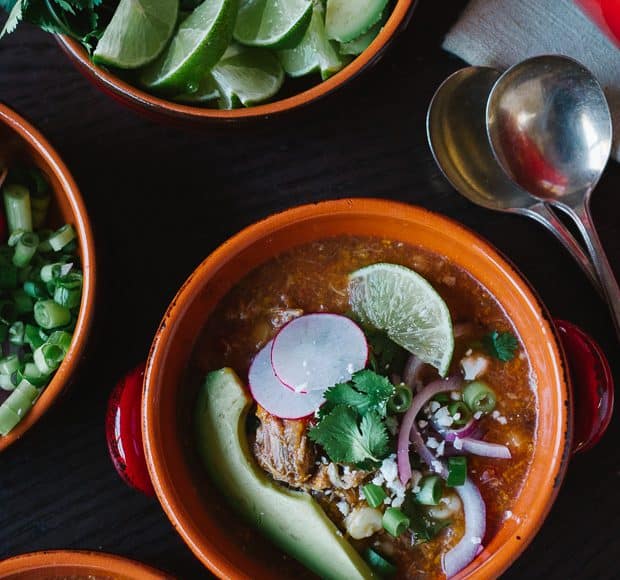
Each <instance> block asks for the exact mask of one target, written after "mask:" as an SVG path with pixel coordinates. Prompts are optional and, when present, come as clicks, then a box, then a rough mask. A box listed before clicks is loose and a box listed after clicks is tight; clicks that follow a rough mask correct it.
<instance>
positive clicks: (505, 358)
mask: <svg viewBox="0 0 620 580" xmlns="http://www.w3.org/2000/svg"><path fill="white" fill-rule="evenodd" d="M385 263H387V264H394V265H399V266H405V267H406V268H409V269H411V270H413V271H414V272H417V273H418V274H420V275H421V276H423V277H424V278H425V279H426V280H427V281H428V282H430V284H431V285H432V287H433V288H434V289H435V291H436V292H437V293H438V294H439V295H440V296H441V298H442V299H443V301H445V304H446V305H447V308H448V311H449V317H450V318H451V321H452V325H453V329H452V331H453V334H454V350H453V353H452V358H451V362H450V364H449V370H448V372H447V376H448V377H450V378H449V380H450V381H453V383H450V384H454V385H455V388H454V389H450V390H448V389H446V388H445V387H444V386H442V385H441V384H440V383H439V382H438V381H442V380H444V379H442V378H440V377H439V374H438V371H437V369H436V368H434V367H433V366H432V365H431V364H425V363H424V362H423V361H421V360H419V357H415V356H412V355H411V353H410V352H407V351H406V350H405V349H402V348H401V347H400V346H399V345H398V344H395V343H394V342H393V341H391V340H390V339H389V334H390V333H389V331H388V332H386V333H383V332H377V331H376V329H374V328H369V327H368V325H366V324H364V322H363V321H359V320H357V319H356V317H355V316H354V315H352V314H351V302H350V287H349V285H350V279H349V276H350V275H351V273H352V272H355V271H357V270H359V269H360V268H363V267H366V266H369V265H373V264H385ZM322 312H323V313H333V314H339V315H347V316H352V318H353V319H354V320H355V321H356V323H359V324H360V327H361V328H362V329H363V331H364V332H365V334H366V338H367V340H368V344H369V348H370V359H369V362H368V365H367V367H366V368H365V369H363V370H362V369H355V371H356V372H354V373H352V378H350V380H349V381H344V386H343V387H342V388H340V390H341V391H342V392H345V391H346V393H348V394H349V395H350V396H353V395H355V397H354V398H355V400H356V401H359V400H362V399H361V398H360V397H361V396H362V395H364V393H366V391H364V389H365V388H368V389H370V388H372V389H376V391H372V392H371V391H368V392H370V393H371V394H370V395H369V396H371V397H375V396H378V395H376V394H377V392H378V390H379V389H380V388H386V389H393V390H394V392H393V394H391V395H390V396H389V398H388V399H386V401H385V403H386V404H385V405H383V407H381V406H380V405H378V406H377V411H376V412H375V411H373V412H372V417H371V418H369V419H368V420H369V421H370V420H372V421H375V422H376V426H377V430H379V431H381V430H383V431H384V432H385V433H384V434H385V437H384V438H383V439H382V440H381V441H378V442H377V444H376V449H379V450H380V456H379V455H378V454H377V455H375V456H373V457H372V460H366V461H361V462H360V461H344V460H342V457H345V456H346V454H347V452H348V449H347V448H346V441H345V443H343V445H344V446H345V448H344V449H340V448H338V449H334V447H333V446H332V445H331V443H330V441H331V440H330V439H329V435H330V433H329V428H330V426H333V424H335V423H336V422H337V420H338V419H339V418H340V416H336V415H338V413H340V414H341V415H343V416H344V415H346V418H347V420H355V417H357V420H358V423H357V425H358V427H359V429H360V430H361V431H360V432H362V433H363V426H362V420H363V417H362V415H363V412H365V411H362V409H365V408H366V407H365V406H364V405H361V406H358V407H357V411H356V410H355V405H353V407H354V408H353V410H352V411H351V412H350V415H347V412H348V411H346V409H344V408H343V405H339V402H340V401H337V402H336V403H334V401H335V395H334V394H333V390H332V394H331V395H330V394H329V391H327V392H326V394H325V397H326V398H327V403H325V405H324V406H323V407H322V410H320V409H317V410H316V412H315V413H313V414H310V416H308V417H305V418H300V419H294V420H291V419H286V418H283V417H279V416H277V415H275V414H272V413H270V412H269V409H266V408H264V407H262V406H260V405H257V406H256V410H255V413H254V417H255V421H253V422H252V425H250V426H249V428H248V438H249V441H250V445H251V448H252V450H253V454H254V458H255V460H256V461H257V463H258V464H259V465H260V466H261V468H262V469H263V470H264V471H265V473H267V474H268V475H269V477H270V478H272V479H273V480H274V481H276V482H278V484H279V485H281V486H283V487H289V488H293V489H297V490H303V491H305V492H306V493H308V494H310V495H311V496H312V497H313V498H314V499H315V500H316V501H317V502H318V503H319V504H320V506H321V507H322V508H323V509H324V511H325V512H326V514H327V515H328V516H329V518H330V519H331V520H332V521H333V522H334V524H335V525H336V526H337V527H338V530H339V531H340V533H342V534H343V536H344V537H345V538H347V539H348V540H349V541H350V542H351V544H352V545H353V546H354V547H355V548H356V549H357V550H358V551H359V553H360V554H362V555H363V556H364V558H366V559H367V560H368V561H369V564H370V565H371V567H373V568H374V569H375V571H377V572H378V573H379V574H385V575H392V574H393V573H395V574H396V576H397V577H399V578H443V577H445V576H446V575H449V574H450V569H451V570H452V572H453V573H454V571H455V570H456V571H458V570H457V569H456V568H454V566H456V567H457V568H458V566H461V565H466V562H465V560H466V559H467V556H463V555H462V554H461V553H462V552H463V550H465V551H469V552H471V554H470V556H469V557H470V559H471V557H473V556H475V553H477V551H478V549H480V548H479V547H480V546H484V545H486V544H487V543H488V542H489V541H490V539H491V538H492V537H493V535H494V534H495V533H496V532H497V531H498V529H499V528H500V527H501V525H502V523H503V522H504V521H505V520H506V519H508V518H511V517H513V516H512V512H511V508H512V506H513V503H514V501H515V499H516V498H517V496H518V495H519V492H520V489H521V487H522V485H523V483H524V481H525V479H526V476H527V472H528V467H529V464H530V460H531V456H532V453H533V448H534V436H535V429H536V399H535V394H534V391H533V390H532V388H531V385H530V366H529V363H528V358H527V353H526V352H525V351H524V350H523V347H522V345H521V342H520V340H519V337H518V336H517V335H516V332H515V329H514V327H513V325H512V323H511V321H510V319H509V317H508V316H507V314H506V313H505V312H504V311H503V310H502V308H501V307H500V305H499V304H498V302H497V301H496V300H495V299H494V298H493V296H491V295H490V294H489V293H488V292H487V291H486V290H485V288H483V287H482V286H481V285H480V284H479V283H478V282H477V281H476V280H474V279H473V278H472V277H471V276H470V275H469V274H468V273H467V272H465V271H464V270H462V269H461V268H459V267H457V266H455V265H454V264H451V263H450V262H448V261H447V260H446V259H445V258H443V257H442V256H439V255H436V254H433V253H431V252H428V251H426V250H424V249H421V248H417V247H413V246H410V245H407V244H403V243H401V242H394V241H391V240H384V239H378V238H367V237H353V236H340V237H334V238H330V239H325V240H323V241H320V242H313V243H309V244H305V245H302V246H299V247H296V248H294V249H293V250H291V251H288V252H286V253H283V254H282V255H280V256H278V257H277V258H275V259H272V260H271V261H269V262H267V263H265V264H264V265H261V266H259V267H258V268H256V269H255V270H254V271H252V272H251V273H250V274H248V275H247V276H246V277H245V278H244V279H243V280H242V281H241V282H240V283H239V284H237V286H235V287H234V288H233V289H232V290H231V291H230V292H229V294H228V295H227V296H226V297H225V298H224V300H222V302H221V303H220V305H219V306H218V308H217V309H216V311H215V312H214V313H213V315H212V316H211V317H210V319H209V321H208V323H207V324H206V326H205V328H204V331H203V333H202V335H201V338H200V339H199V341H198V343H197V346H196V349H195V354H194V360H195V365H196V366H197V367H198V370H199V371H200V372H202V373H207V372H210V371H213V370H216V369H219V368H221V367H231V368H232V369H234V370H235V371H236V372H237V374H238V375H239V377H240V378H241V380H242V381H244V382H246V381H247V379H248V370H249V368H250V365H251V363H252V361H253V360H254V359H255V357H256V356H257V353H259V352H260V351H261V349H263V348H265V345H267V344H268V343H269V342H270V341H271V340H272V339H273V338H274V336H276V335H277V333H278V332H279V331H280V329H281V328H283V327H284V326H285V325H286V324H287V323H288V322H290V321H291V320H295V319H299V318H300V317H303V316H307V315H308V314H311V313H322ZM383 330H385V329H383ZM359 372H362V373H365V374H363V377H362V378H363V379H364V381H367V382H368V384H369V385H370V386H369V387H365V386H364V385H362V379H361V378H360V376H362V375H359V374H356V373H359ZM412 373H413V374H412ZM373 385H374V386H373ZM429 385H430V386H431V387H430V389H431V391H432V389H433V387H432V385H440V388H444V391H443V392H440V393H437V394H436V395H434V396H433V397H431V398H429V399H428V400H425V401H424V402H423V405H422V407H421V408H420V411H419V413H417V414H416V416H415V418H414V422H413V427H412V428H413V429H415V431H416V433H418V434H419V437H420V439H419V440H421V441H422V442H423V447H424V449H419V448H418V447H416V443H415V442H414V443H412V444H411V447H410V448H409V457H408V458H407V461H406V463H407V464H408V465H409V468H410V471H411V474H410V475H409V477H408V478H407V481H405V482H403V474H404V472H406V471H407V470H406V469H405V465H404V463H403V462H402V459H403V458H402V454H401V453H400V452H399V440H400V441H401V443H400V446H401V447H400V448H401V451H402V440H403V438H402V436H401V433H400V430H401V429H403V428H404V427H403V424H404V422H405V417H406V416H407V409H408V408H407V403H409V405H411V404H413V405H415V404H416V401H418V400H420V397H424V393H427V392H431V391H429V390H428V387H429ZM425 389H426V390H425ZM485 389H486V390H485ZM407 392H409V394H407ZM346 393H345V394H346ZM386 393H387V391H386ZM397 395H398V397H400V398H398V397H397ZM403 397H404V399H405V400H404V401H403V400H402V398H403ZM373 400H374V399H373ZM411 401H413V403H412V402H411ZM409 408H410V407H409ZM326 409H327V411H326ZM390 409H391V411H390ZM356 412H357V413H359V416H357V415H355V413H356ZM330 414H332V418H331V419H328V418H327V417H328V416H329V415H330ZM351 417H353V419H351ZM324 421H326V423H325V425H324V426H323V427H321V423H322V422H324ZM408 434H409V433H408V432H407V436H408ZM405 439H407V442H408V437H405ZM411 440H412V441H414V436H413V434H412V435H411ZM339 453H342V454H344V455H341V456H338V454H339ZM425 457H426V461H425V459H424V458H425ZM358 459H359V458H358ZM465 477H466V478H467V481H468V482H470V483H471V484H472V486H471V487H472V489H474V490H475V494H478V492H479V501H478V505H479V503H480V501H482V502H483V504H484V510H485V513H483V514H482V519H483V520H484V521H483V522H482V526H483V527H482V528H480V526H479V525H478V524H475V525H476V526H477V528H476V529H478V530H480V529H482V530H483V531H482V537H479V536H477V535H472V529H473V527H472V526H474V524H472V520H473V519H475V518H471V517H470V516H469V514H468V517H469V518H470V521H469V528H468V521H467V518H466V511H467V508H468V506H471V505H473V506H474V507H475V506H476V505H477V504H476V500H475V499H474V500H472V498H471V494H470V496H469V497H468V494H467V493H464V491H463V490H464V489H465V488H464V487H462V486H463V483H462V481H463V479H462V478H465ZM446 478H447V479H446ZM451 480H452V483H453V485H450V481H451ZM459 480H460V481H459ZM454 482H456V484H455V483H454ZM458 483H461V486H459V485H458ZM472 501H473V504H472V503H471V502H472ZM470 509H474V508H471V507H470ZM388 512H389V513H388ZM392 516H393V517H392ZM478 516H480V514H478ZM464 538H465V539H467V541H468V542H471V543H472V544H473V545H474V549H473V552H472V551H471V550H469V548H468V546H464V545H463V540H464ZM308 541H309V542H311V541H312V540H311V539H308ZM249 549H251V548H249ZM457 552H458V553H457ZM449 554H451V555H449ZM377 566H378V567H377ZM450 566H452V568H450Z"/></svg>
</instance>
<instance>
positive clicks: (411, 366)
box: [403, 354, 425, 393]
mask: <svg viewBox="0 0 620 580" xmlns="http://www.w3.org/2000/svg"><path fill="white" fill-rule="evenodd" d="M424 364H425V363H424V361H423V360H422V359H421V358H419V357H417V356H416V355H415V354H412V355H411V356H410V357H409V358H408V359H407V363H406V364H405V369H404V370H403V382H404V383H405V384H406V385H407V386H408V387H409V388H410V389H411V390H412V391H413V392H414V393H418V392H420V390H421V389H422V387H423V386H424V385H423V384H422V380H421V379H420V373H421V371H422V369H423V368H424Z"/></svg>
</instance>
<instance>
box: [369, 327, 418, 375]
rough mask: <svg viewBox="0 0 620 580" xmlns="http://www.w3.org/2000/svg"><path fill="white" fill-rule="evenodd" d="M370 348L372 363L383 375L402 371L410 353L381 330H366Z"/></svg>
mask: <svg viewBox="0 0 620 580" xmlns="http://www.w3.org/2000/svg"><path fill="white" fill-rule="evenodd" d="M364 331H365V334H366V339H367V340H368V344H369V346H370V363H371V366H372V368H373V370H374V371H375V372H377V373H380V374H382V375H390V374H391V373H395V372H396V373H397V372H400V371H402V369H403V367H404V366H405V363H406V362H407V357H408V356H409V353H408V352H407V351H406V350H405V349H404V348H402V347H401V346H399V345H398V344H396V343H395V342H394V341H393V340H392V339H391V338H389V337H388V335H387V334H386V333H385V332H383V331H381V330H369V329H364Z"/></svg>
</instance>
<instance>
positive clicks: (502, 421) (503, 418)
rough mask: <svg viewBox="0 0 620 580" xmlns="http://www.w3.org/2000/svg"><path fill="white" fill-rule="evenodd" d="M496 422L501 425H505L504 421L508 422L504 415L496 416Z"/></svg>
mask: <svg viewBox="0 0 620 580" xmlns="http://www.w3.org/2000/svg"><path fill="white" fill-rule="evenodd" d="M497 422H498V423H500V424H501V425H505V424H506V423H508V420H507V419H506V417H498V418H497Z"/></svg>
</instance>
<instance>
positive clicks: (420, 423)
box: [418, 419, 428, 429]
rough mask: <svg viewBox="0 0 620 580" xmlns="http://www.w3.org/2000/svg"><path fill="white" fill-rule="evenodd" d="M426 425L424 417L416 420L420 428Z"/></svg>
mask: <svg viewBox="0 0 620 580" xmlns="http://www.w3.org/2000/svg"><path fill="white" fill-rule="evenodd" d="M427 425H428V421H425V420H424V419H420V420H419V421H418V427H419V428H420V429H424V427H426V426H427Z"/></svg>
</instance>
